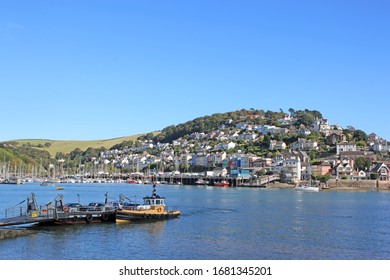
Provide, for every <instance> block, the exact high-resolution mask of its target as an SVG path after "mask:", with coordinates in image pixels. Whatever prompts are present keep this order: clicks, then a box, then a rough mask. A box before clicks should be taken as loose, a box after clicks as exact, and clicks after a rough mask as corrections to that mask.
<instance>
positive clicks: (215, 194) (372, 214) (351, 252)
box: [0, 183, 390, 260]
mask: <svg viewBox="0 0 390 280" xmlns="http://www.w3.org/2000/svg"><path fill="white" fill-rule="evenodd" d="M62 186H63V187H64V190H62V191H58V190H55V187H50V186H49V187H48V186H40V185H38V184H34V183H28V184H25V185H0V210H1V211H3V209H5V208H8V207H10V206H14V205H16V204H18V203H19V202H21V201H22V200H24V199H25V198H26V197H27V196H28V195H29V194H30V193H32V192H33V193H35V195H36V199H37V202H38V204H46V203H48V202H50V201H53V200H54V198H55V197H56V195H58V194H60V193H61V194H63V195H64V203H68V202H77V201H78V200H80V202H81V203H82V204H87V203H89V202H92V201H100V202H103V201H104V194H105V192H108V196H109V199H111V200H117V199H118V197H119V194H121V193H123V194H125V195H126V196H127V197H130V198H134V200H136V201H137V202H141V201H142V197H143V196H145V195H149V194H151V191H152V186H151V185H129V184H62ZM157 193H158V194H160V195H162V196H165V197H166V204H167V206H176V207H177V208H179V209H180V210H181V211H182V215H181V216H180V217H179V218H177V219H173V220H167V221H157V222H149V223H126V224H115V223H106V224H85V225H71V226H52V227H41V228H35V230H36V231H37V233H35V234H31V235H28V236H25V237H19V238H15V239H8V240H0V248H1V249H0V259H2V260H261V259H264V260H306V259H310V260H370V259H375V260H380V259H383V260H387V259H390V242H389V240H390V223H389V221H390V192H362V191H360V192H358V191H321V192H318V193H302V192H299V191H294V190H291V189H257V188H221V187H205V186H201V187H200V186H173V185H159V186H158V187H157ZM23 206H24V205H23ZM2 213H3V212H2Z"/></svg>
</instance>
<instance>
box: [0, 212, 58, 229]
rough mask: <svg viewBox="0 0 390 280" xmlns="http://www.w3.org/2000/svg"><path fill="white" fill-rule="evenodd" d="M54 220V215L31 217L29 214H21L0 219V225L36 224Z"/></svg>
mask: <svg viewBox="0 0 390 280" xmlns="http://www.w3.org/2000/svg"><path fill="white" fill-rule="evenodd" d="M54 220H55V219H54V217H47V216H38V217H31V216H27V215H23V216H17V217H11V218H4V219H0V227H5V226H17V225H28V224H36V223H38V224H39V223H49V222H54Z"/></svg>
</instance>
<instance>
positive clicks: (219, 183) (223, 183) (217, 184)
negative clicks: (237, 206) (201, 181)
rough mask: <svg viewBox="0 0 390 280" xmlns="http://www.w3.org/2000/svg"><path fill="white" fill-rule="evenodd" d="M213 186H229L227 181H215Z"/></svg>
mask: <svg viewBox="0 0 390 280" xmlns="http://www.w3.org/2000/svg"><path fill="white" fill-rule="evenodd" d="M214 186H216V187H229V182H228V181H221V182H215V183H214Z"/></svg>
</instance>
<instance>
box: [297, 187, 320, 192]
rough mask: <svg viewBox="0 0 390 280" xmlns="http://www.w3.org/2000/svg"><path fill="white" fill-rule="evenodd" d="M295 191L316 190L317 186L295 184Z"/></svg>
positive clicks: (317, 189)
mask: <svg viewBox="0 0 390 280" xmlns="http://www.w3.org/2000/svg"><path fill="white" fill-rule="evenodd" d="M295 190H296V191H305V192H318V191H319V188H318V187H310V186H297V187H295Z"/></svg>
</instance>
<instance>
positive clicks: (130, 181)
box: [127, 179, 137, 185]
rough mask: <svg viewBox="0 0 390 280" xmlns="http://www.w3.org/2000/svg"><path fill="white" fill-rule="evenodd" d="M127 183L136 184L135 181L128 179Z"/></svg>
mask: <svg viewBox="0 0 390 280" xmlns="http://www.w3.org/2000/svg"><path fill="white" fill-rule="evenodd" d="M127 183H129V184H131V185H134V184H137V181H135V180H130V179H129V180H127Z"/></svg>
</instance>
